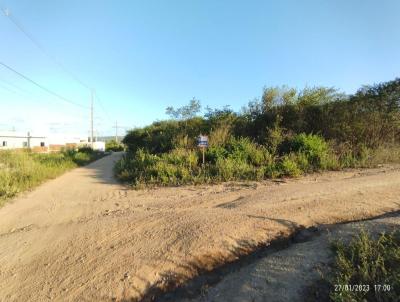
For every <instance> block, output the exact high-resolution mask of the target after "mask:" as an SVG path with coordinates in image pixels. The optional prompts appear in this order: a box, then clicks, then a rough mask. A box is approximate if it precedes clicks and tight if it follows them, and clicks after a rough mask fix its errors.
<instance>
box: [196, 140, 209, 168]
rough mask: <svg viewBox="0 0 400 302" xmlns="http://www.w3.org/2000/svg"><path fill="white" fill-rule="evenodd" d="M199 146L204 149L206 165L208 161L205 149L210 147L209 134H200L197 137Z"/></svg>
mask: <svg viewBox="0 0 400 302" xmlns="http://www.w3.org/2000/svg"><path fill="white" fill-rule="evenodd" d="M197 146H198V147H200V148H201V149H202V151H203V166H204V164H205V162H206V159H205V149H206V148H207V147H208V136H205V135H200V136H199V137H198V139H197Z"/></svg>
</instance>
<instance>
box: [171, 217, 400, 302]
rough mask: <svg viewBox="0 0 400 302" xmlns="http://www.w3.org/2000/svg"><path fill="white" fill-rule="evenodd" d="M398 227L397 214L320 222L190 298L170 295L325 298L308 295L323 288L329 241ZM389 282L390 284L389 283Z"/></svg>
mask: <svg viewBox="0 0 400 302" xmlns="http://www.w3.org/2000/svg"><path fill="white" fill-rule="evenodd" d="M399 228H400V214H399V213H397V214H396V215H393V216H391V217H385V218H378V219H373V220H367V221H360V222H354V223H347V224H339V225H333V226H332V225H329V226H320V227H319V228H318V229H317V230H316V231H314V232H312V231H311V232H310V231H308V230H306V235H305V236H303V234H302V233H300V237H301V238H302V239H304V240H305V241H304V242H296V243H294V244H291V245H290V246H289V247H288V248H285V249H282V250H279V251H275V252H272V253H271V254H269V255H267V256H265V257H262V258H261V259H257V260H256V261H254V262H253V263H251V264H249V265H246V266H243V267H242V268H240V269H239V270H236V271H231V272H229V273H228V274H226V276H225V277H224V278H222V280H221V281H220V282H219V283H218V284H216V285H215V286H210V287H208V286H203V287H202V288H201V290H200V294H199V296H198V297H196V298H194V299H190V298H180V299H173V301H176V302H178V301H179V302H263V301H268V302H286V301H292V302H297V301H298V302H302V301H305V299H306V297H307V299H308V301H327V300H328V299H327V297H325V296H315V295H312V296H311V295H310V290H311V289H312V291H313V292H315V291H321V290H323V289H322V288H320V286H321V282H320V280H321V279H322V278H327V277H328V276H329V273H330V271H331V269H330V266H331V265H332V263H333V261H334V254H333V252H332V249H331V243H332V242H333V241H335V240H343V241H344V242H349V241H350V240H351V239H352V238H353V237H354V236H356V235H358V234H359V232H360V231H361V230H362V229H363V230H367V231H368V232H369V233H370V234H372V235H373V236H374V237H375V238H376V237H377V236H379V234H380V233H382V232H386V233H391V232H393V231H394V230H399ZM392 286H393V285H392Z"/></svg>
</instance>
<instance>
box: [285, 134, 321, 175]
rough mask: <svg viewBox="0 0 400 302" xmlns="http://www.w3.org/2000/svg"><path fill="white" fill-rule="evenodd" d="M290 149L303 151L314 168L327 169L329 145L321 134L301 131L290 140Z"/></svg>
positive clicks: (298, 151) (297, 151)
mask: <svg viewBox="0 0 400 302" xmlns="http://www.w3.org/2000/svg"><path fill="white" fill-rule="evenodd" d="M290 149H291V150H290V151H291V152H296V153H302V154H304V155H305V156H306V157H307V161H308V163H309V164H310V166H311V167H313V168H314V169H325V168H326V166H327V158H328V156H329V146H328V144H327V142H326V141H325V140H324V139H323V138H322V137H320V136H317V135H313V134H305V133H301V134H298V135H296V136H294V137H293V138H292V140H291V142H290Z"/></svg>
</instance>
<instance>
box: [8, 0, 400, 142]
mask: <svg viewBox="0 0 400 302" xmlns="http://www.w3.org/2000/svg"><path fill="white" fill-rule="evenodd" d="M0 3H1V6H2V7H3V8H8V9H9V12H10V13H11V14H12V16H13V17H14V18H15V19H17V20H18V21H19V22H20V23H21V24H22V25H23V26H24V27H25V29H26V30H27V31H29V32H30V33H31V34H32V35H33V36H34V37H35V38H36V40H38V41H39V42H40V44H41V45H42V46H43V47H44V48H45V49H46V51H47V52H48V53H50V54H51V55H52V56H54V57H56V58H57V59H58V60H59V61H60V62H62V64H63V65H64V66H65V67H67V69H68V70H70V71H72V72H73V73H74V74H76V75H77V76H78V77H79V78H80V79H81V80H82V81H84V82H85V83H87V84H88V85H90V86H91V87H93V88H94V89H96V92H97V94H98V95H99V97H100V99H101V101H102V104H103V106H104V107H105V109H106V111H107V114H105V113H104V111H103V110H102V109H101V108H100V107H99V106H98V104H96V107H95V115H96V122H95V125H96V129H98V131H99V133H100V134H111V133H113V129H112V128H111V126H112V123H113V122H114V120H116V119H117V120H118V122H119V124H120V125H123V126H127V127H132V126H142V125H146V124H149V123H151V122H152V121H154V120H156V119H164V118H166V116H165V108H166V107H167V106H170V105H173V106H181V105H184V104H186V103H187V102H188V101H189V100H190V99H191V98H193V97H196V98H197V99H199V100H201V102H202V104H203V105H204V106H206V105H209V106H211V107H222V106H224V105H230V106H231V107H232V108H233V109H235V110H238V109H239V108H240V107H241V106H242V105H244V104H246V103H247V102H248V101H249V100H251V99H253V98H255V97H259V96H260V94H261V92H262V87H263V86H275V85H289V86H294V87H298V88H302V87H304V86H305V85H308V86H314V85H324V86H334V87H336V88H339V89H340V90H342V91H344V92H347V93H353V92H355V90H356V89H357V88H359V87H360V86H361V85H363V84H372V83H376V82H381V81H387V80H391V79H394V78H395V77H397V76H399V70H400V1H397V0H392V1H389V0H381V1H376V0H318V1H317V0H303V1H298V0H281V1H266V0H265V1H251V0H250V1H232V0H231V1H226V0H220V1H215V0H202V1H196V0H192V1H187V0H179V1H177V0H168V1H161V0H160V1H152V0H146V1H128V0H125V1H122V0H120V1H118V0H116V1H111V0H110V1H102V0H86V1H82V0H80V1H77V0H64V1H54V0H35V1H31V0H18V1H17V0H14V1H12V0H0ZM0 37H1V42H0V43H1V47H0V62H4V63H6V64H8V65H10V66H12V67H13V68H15V69H16V70H18V71H20V72H22V73H24V74H26V75H28V76H29V77H31V78H32V79H34V80H35V81H37V82H39V83H41V84H43V85H44V86H46V87H48V88H50V89H51V90H53V91H55V92H57V93H59V94H60V95H62V96H64V97H66V98H68V99H71V100H73V101H74V102H77V103H80V104H82V105H88V104H89V97H90V93H89V91H88V90H87V89H86V88H84V87H82V86H80V85H79V84H77V83H76V81H74V80H73V79H72V78H71V77H70V76H69V75H68V74H66V73H64V72H63V71H62V70H61V69H60V68H59V67H58V66H57V65H56V64H54V63H53V62H52V61H51V60H49V58H48V57H46V56H45V55H44V54H43V53H42V52H41V51H40V50H39V49H38V48H37V47H36V46H35V45H34V44H33V43H32V42H31V41H30V40H29V39H27V37H26V36H24V35H23V34H22V33H21V32H20V31H19V30H18V29H17V27H16V26H15V25H14V24H13V23H11V22H10V21H9V20H8V18H7V17H5V16H4V15H3V14H1V15H0ZM0 113H1V116H2V118H1V119H0V130H5V129H10V128H12V127H15V128H16V129H18V130H21V131H26V130H35V131H37V132H38V131H50V132H52V131H55V132H57V131H65V132H73V133H80V134H83V135H85V134H86V133H87V130H88V125H89V122H88V115H89V113H88V110H85V109H82V108H79V107H75V106H72V105H69V104H64V103H63V102H62V101H59V100H57V99H56V98H54V97H53V96H50V95H48V94H46V93H45V92H43V91H41V90H40V89H37V88H35V87H34V86H32V85H31V84H29V83H27V82H26V81H24V80H22V79H20V78H18V77H17V76H15V75H13V74H12V73H10V72H9V71H7V70H6V69H4V68H3V67H1V66H0Z"/></svg>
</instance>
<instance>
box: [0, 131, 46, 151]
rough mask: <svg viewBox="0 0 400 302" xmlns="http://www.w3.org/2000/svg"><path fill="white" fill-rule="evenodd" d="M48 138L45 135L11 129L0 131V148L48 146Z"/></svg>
mask: <svg viewBox="0 0 400 302" xmlns="http://www.w3.org/2000/svg"><path fill="white" fill-rule="evenodd" d="M48 146H49V142H48V138H47V137H45V136H36V135H31V134H30V133H29V132H28V133H18V132H13V131H1V132H0V150H2V149H19V148H34V147H48Z"/></svg>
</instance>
